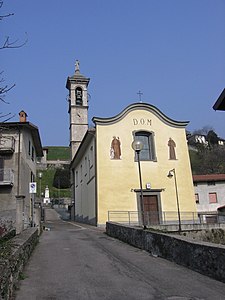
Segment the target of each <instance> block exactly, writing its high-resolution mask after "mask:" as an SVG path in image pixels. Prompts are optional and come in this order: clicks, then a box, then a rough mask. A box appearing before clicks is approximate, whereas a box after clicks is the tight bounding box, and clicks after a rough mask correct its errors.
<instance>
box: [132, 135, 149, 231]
mask: <svg viewBox="0 0 225 300" xmlns="http://www.w3.org/2000/svg"><path fill="white" fill-rule="evenodd" d="M143 146H144V145H143V143H142V141H140V140H134V141H133V142H132V144H131V147H132V149H133V150H134V151H135V153H136V154H137V161H138V171H139V180H140V190H141V206H142V209H143V205H144V198H143V188H142V177H141V164H140V152H141V150H142V149H143ZM143 223H144V229H145V228H146V225H145V218H143Z"/></svg>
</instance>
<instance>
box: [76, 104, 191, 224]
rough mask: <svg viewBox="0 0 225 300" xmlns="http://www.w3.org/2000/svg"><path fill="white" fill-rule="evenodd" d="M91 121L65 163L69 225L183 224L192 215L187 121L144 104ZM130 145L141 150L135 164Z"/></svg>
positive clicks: (131, 106)
mask: <svg viewBox="0 0 225 300" xmlns="http://www.w3.org/2000/svg"><path fill="white" fill-rule="evenodd" d="M92 120H93V122H94V124H95V128H94V129H91V130H88V131H87V133H86V135H85V136H84V139H83V141H82V142H81V145H80V147H79V148H78V151H77V153H76V154H75V156H74V158H73V160H72V163H71V169H72V174H73V187H74V189H73V194H74V201H75V211H74V219H75V220H77V221H81V222H85V223H90V224H93V225H97V226H102V225H105V223H106V221H108V220H111V221H116V222H117V221H119V222H125V223H126V222H128V221H129V222H131V223H135V224H138V225H147V226H151V225H157V224H174V223H177V222H178V220H179V218H180V220H181V221H182V222H189V221H190V220H192V219H193V216H194V217H195V216H196V204H195V198H194V189H193V181H192V174H191V167H190V160H189V154H188V148H187V141H186V132H185V127H186V125H187V124H188V122H181V121H175V120H172V119H170V118H169V117H167V116H166V115H164V114H163V113H162V112H161V111H160V110H159V109H157V108H156V107H155V106H152V105H150V104H148V103H134V104H131V105H129V106H128V107H127V108H125V109H124V110H123V111H122V112H120V113H119V114H118V115H116V116H114V117H111V118H93V119H92ZM134 140H136V141H137V140H140V141H141V143H142V145H143V149H142V150H141V151H140V152H139V162H140V165H139V164H138V157H137V152H135V151H134V150H133V149H132V146H131V145H132V142H133V141H134ZM139 166H140V168H139ZM170 171H172V173H173V174H172V175H173V178H169V177H168V174H169V172H170ZM170 174H171V172H170ZM140 176H141V177H140ZM140 178H141V181H140ZM128 219H129V220H128Z"/></svg>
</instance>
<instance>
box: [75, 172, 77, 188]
mask: <svg viewBox="0 0 225 300" xmlns="http://www.w3.org/2000/svg"><path fill="white" fill-rule="evenodd" d="M75 179H76V187H77V186H78V171H76V177H75Z"/></svg>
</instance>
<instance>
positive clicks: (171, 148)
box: [168, 138, 176, 159]
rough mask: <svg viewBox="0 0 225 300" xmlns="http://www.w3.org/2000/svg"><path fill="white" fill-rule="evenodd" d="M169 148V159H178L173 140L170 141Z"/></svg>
mask: <svg viewBox="0 0 225 300" xmlns="http://www.w3.org/2000/svg"><path fill="white" fill-rule="evenodd" d="M168 146H169V159H176V152H175V147H176V143H175V142H174V140H172V139H171V138H170V139H169V141H168Z"/></svg>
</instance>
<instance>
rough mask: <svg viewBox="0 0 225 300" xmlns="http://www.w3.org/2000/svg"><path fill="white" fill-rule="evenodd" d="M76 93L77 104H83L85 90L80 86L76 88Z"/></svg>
mask: <svg viewBox="0 0 225 300" xmlns="http://www.w3.org/2000/svg"><path fill="white" fill-rule="evenodd" d="M75 94H76V105H83V91H82V88H80V87H78V88H76V90H75Z"/></svg>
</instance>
